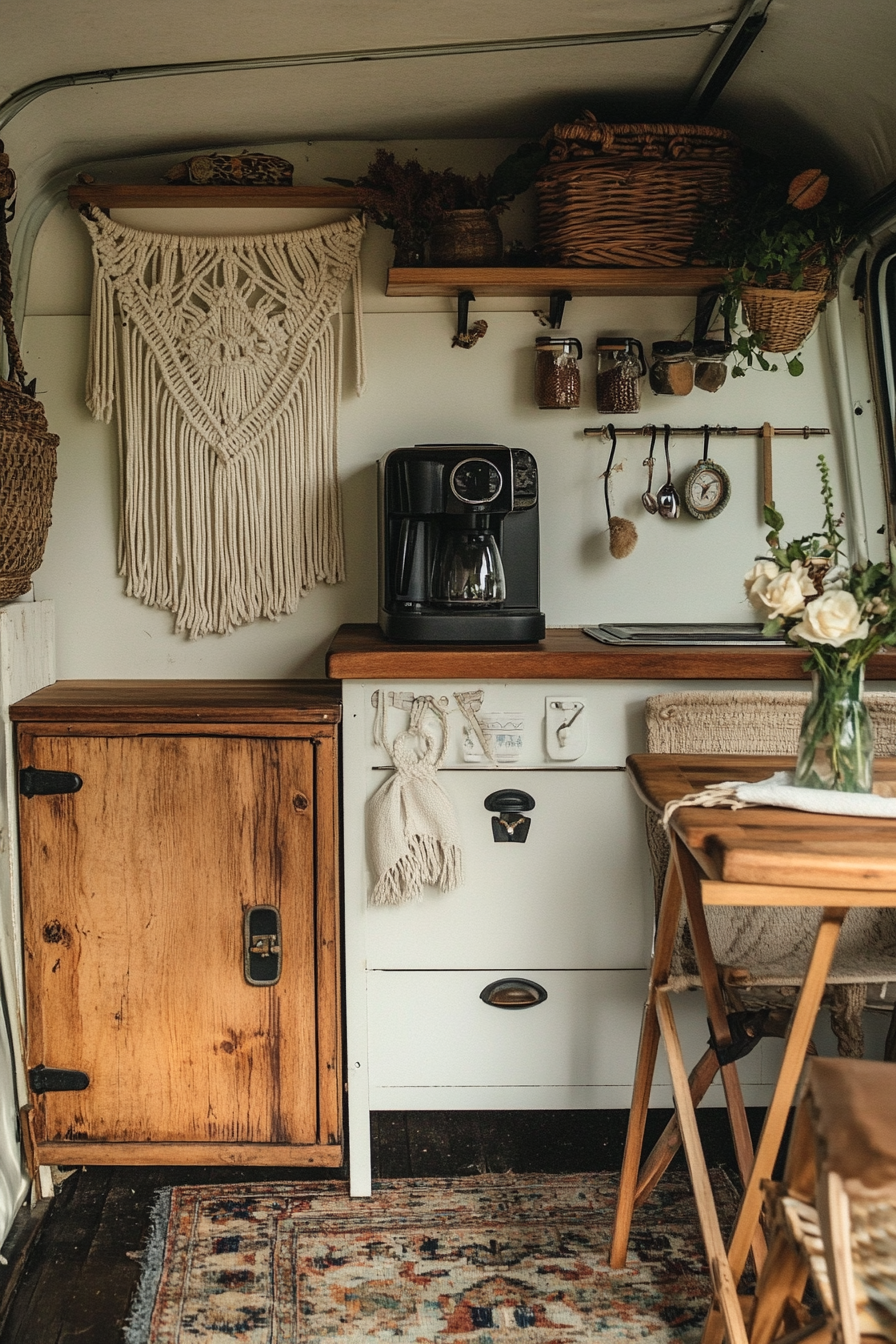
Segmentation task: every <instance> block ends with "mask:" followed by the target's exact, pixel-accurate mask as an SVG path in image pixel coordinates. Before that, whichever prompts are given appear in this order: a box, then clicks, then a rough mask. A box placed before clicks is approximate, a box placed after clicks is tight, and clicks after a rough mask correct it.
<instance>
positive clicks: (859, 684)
mask: <svg viewBox="0 0 896 1344" xmlns="http://www.w3.org/2000/svg"><path fill="white" fill-rule="evenodd" d="M864 681H865V669H864V667H856V668H852V669H851V670H849V671H847V670H846V668H845V666H844V664H843V663H840V662H839V661H838V662H836V663H833V664H831V665H829V666H826V667H825V668H824V669H823V670H818V669H815V668H813V670H812V698H811V699H810V701H809V703H808V705H807V706H806V712H805V714H804V715H803V722H802V724H801V726H800V742H799V748H798V753H797V762H796V774H795V775H794V780H793V782H794V784H796V785H798V786H799V787H800V788H803V789H840V790H841V791H842V792H844V793H870V792H871V783H872V769H873V765H874V732H873V729H872V726H871V719H870V718H869V715H868V710H867V708H866V707H865V704H864V702H863V700H862V688H863V685H864Z"/></svg>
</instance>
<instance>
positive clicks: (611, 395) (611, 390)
mask: <svg viewBox="0 0 896 1344" xmlns="http://www.w3.org/2000/svg"><path fill="white" fill-rule="evenodd" d="M594 348H595V351H596V352H597V378H596V380H595V388H596V391H597V409H598V410H599V411H600V412H601V414H602V415H625V414H627V413H628V412H632V411H635V412H636V411H639V410H640V409H641V379H642V378H643V377H644V374H645V373H646V372H647V365H646V364H645V362H644V349H643V347H642V345H641V342H640V341H636V340H635V339H634V337H633V336H609V337H602V336H599V337H598V338H597V341H596V342H595V345H594Z"/></svg>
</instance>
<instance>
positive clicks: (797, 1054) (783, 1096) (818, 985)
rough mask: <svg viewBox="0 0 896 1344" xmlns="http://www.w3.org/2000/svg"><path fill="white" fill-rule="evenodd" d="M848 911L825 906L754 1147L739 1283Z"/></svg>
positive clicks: (733, 1246)
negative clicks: (772, 1089) (764, 1182)
mask: <svg viewBox="0 0 896 1344" xmlns="http://www.w3.org/2000/svg"><path fill="white" fill-rule="evenodd" d="M847 913H848V912H847V910H845V909H843V908H842V907H840V906H825V907H824V909H823V911H822V916H821V923H820V924H819V926H818V934H817V935H816V938H815V946H814V947H813V949H812V956H811V958H810V960H809V966H808V968H807V970H806V974H805V977H804V979H803V985H802V989H801V990H800V995H799V998H798V999H797V1003H796V1008H795V1009H794V1013H793V1016H792V1018H791V1019H790V1026H789V1027H788V1030H787V1042H786V1045H785V1047H784V1058H783V1060H782V1061H781V1069H780V1072H779V1073H778V1081H777V1082H776V1084H775V1090H774V1093H773V1094H772V1100H771V1104H770V1106H769V1108H768V1110H767V1111H766V1115H765V1123H764V1124H763V1126H762V1134H761V1135H760V1137H759V1146H758V1147H757V1149H756V1160H755V1162H754V1163H753V1170H752V1173H751V1174H750V1179H749V1181H748V1182H747V1184H746V1189H745V1191H744V1197H743V1199H742V1200H741V1205H740V1209H739V1210H738V1214H737V1221H736V1222H735V1225H734V1231H733V1233H732V1235H731V1241H730V1243H729V1247H728V1262H729V1264H730V1266H731V1274H732V1276H733V1278H734V1282H735V1283H739V1282H740V1278H741V1275H742V1274H743V1272H744V1265H745V1264H746V1261H747V1255H748V1254H749V1250H750V1244H751V1242H752V1240H753V1233H754V1232H755V1230H756V1227H757V1225H758V1223H759V1214H760V1212H761V1210H762V1182H763V1181H765V1180H768V1178H769V1177H770V1176H771V1174H772V1169H773V1167H774V1164H775V1159H776V1157H777V1156H778V1152H779V1150H780V1147H781V1140H782V1138H783V1137H784V1128H785V1125H786V1123H787V1116H788V1113H789V1111H790V1107H791V1105H792V1103H793V1098H794V1095H795V1093H796V1089H797V1084H798V1083H799V1080H800V1073H801V1072H802V1068H803V1063H804V1061H805V1058H806V1051H807V1050H808V1048H809V1041H810V1040H811V1038H812V1028H813V1027H814V1026H815V1018H816V1017H817V1015H818V1009H819V1007H820V1005H821V996H822V994H823V993H824V987H825V984H826V983H827V978H828V972H829V971H830V969H831V962H832V961H833V959H834V952H835V950H836V947H837V939H838V938H839V937H840V930H841V928H842V926H843V921H844V919H845V918H846V915H847ZM726 1324H727V1323H726V1322H723V1321H722V1319H721V1317H720V1315H719V1312H718V1311H716V1310H713V1311H711V1312H710V1314H709V1316H708V1317H707V1320H706V1325H705V1326H704V1330H703V1344H719V1341H720V1340H721V1338H722V1334H723V1331H724V1329H725V1327H726Z"/></svg>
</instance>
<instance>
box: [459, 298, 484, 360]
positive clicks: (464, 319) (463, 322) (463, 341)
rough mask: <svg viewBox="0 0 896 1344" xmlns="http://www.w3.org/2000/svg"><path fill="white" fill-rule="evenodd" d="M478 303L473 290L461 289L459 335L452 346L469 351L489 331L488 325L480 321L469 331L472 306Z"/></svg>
mask: <svg viewBox="0 0 896 1344" xmlns="http://www.w3.org/2000/svg"><path fill="white" fill-rule="evenodd" d="M475 302H476V295H475V294H474V293H473V291H472V289H461V290H459V291H458V295H457V334H456V335H455V337H454V339H453V340H452V342H451V344H452V346H455V345H459V346H460V347H461V349H463V350H469V349H470V347H471V346H474V345H475V344H476V342H477V341H478V340H481V339H482V337H483V336H484V335H485V333H486V332H487V331H488V323H487V322H484V321H482V320H481V319H480V321H478V322H474V323H473V325H472V327H470V329H469V331H468V330H467V323H468V321H469V316H470V304H471V303H475Z"/></svg>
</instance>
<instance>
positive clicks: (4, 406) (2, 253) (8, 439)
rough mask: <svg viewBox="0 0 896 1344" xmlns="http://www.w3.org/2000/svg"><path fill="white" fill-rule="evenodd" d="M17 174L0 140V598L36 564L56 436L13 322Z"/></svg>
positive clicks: (46, 520) (27, 579) (26, 584)
mask: <svg viewBox="0 0 896 1344" xmlns="http://www.w3.org/2000/svg"><path fill="white" fill-rule="evenodd" d="M14 200H15V177H14V175H13V173H12V170H11V169H10V168H9V159H8V157H7V155H6V154H4V153H3V142H2V141H0V319H2V325H3V332H4V335H5V337H6V346H7V350H8V352H9V374H10V377H9V381H7V380H6V379H3V378H0V602H9V601H11V600H12V599H13V598H15V597H21V595H22V594H23V593H27V592H28V589H29V588H30V587H31V575H32V574H33V573H34V571H35V570H36V569H38V568H39V567H40V563H41V560H42V559H43V554H44V546H45V545H46V541H47V533H48V531H49V529H50V507H51V504H52V502H53V483H54V481H55V480H56V449H57V447H58V446H59V439H58V437H57V435H55V434H51V433H50V432H49V430H48V429H47V419H46V416H45V415H44V408H43V406H42V405H41V404H40V402H39V401H37V400H36V399H35V396H34V383H33V382H31V383H29V382H28V375H27V374H26V373H25V369H24V367H23V365H22V357H21V354H20V352H19V345H18V341H17V340H16V334H15V331H14V329H13V321H12V280H11V276H10V254H9V243H8V241H7V237H6V224H7V222H8V221H9V220H10V219H11V218H12V214H13V208H14V207H13V202H14Z"/></svg>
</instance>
